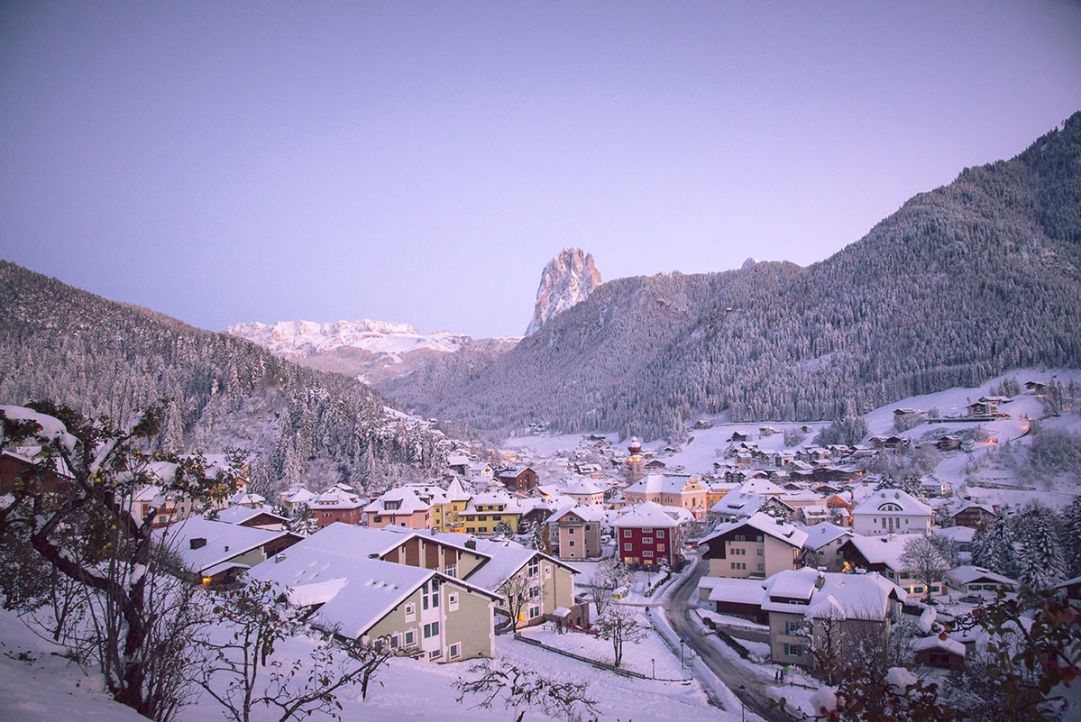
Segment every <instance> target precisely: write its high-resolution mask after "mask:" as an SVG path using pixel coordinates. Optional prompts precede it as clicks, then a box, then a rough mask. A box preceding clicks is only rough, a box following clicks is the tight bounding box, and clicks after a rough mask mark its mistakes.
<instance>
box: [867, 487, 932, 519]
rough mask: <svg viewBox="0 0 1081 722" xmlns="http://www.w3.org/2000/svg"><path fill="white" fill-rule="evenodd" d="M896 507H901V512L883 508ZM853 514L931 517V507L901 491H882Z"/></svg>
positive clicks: (868, 498) (869, 498) (868, 499)
mask: <svg viewBox="0 0 1081 722" xmlns="http://www.w3.org/2000/svg"><path fill="white" fill-rule="evenodd" d="M889 505H894V506H898V507H900V510H899V511H896V510H887V509H884V508H883V507H886V506H889ZM852 513H853V514H877V515H879V516H881V515H883V514H887V515H888V514H907V515H914V516H931V507H930V506H928V505H927V504H924V503H923V502H922V501H920V500H919V499H917V498H916V497H914V496H912V495H911V494H909V493H907V492H904V491H901V490H900V489H882V490H880V491H876V492H875V493H873V494H870V495H868V496H866V497H864V499H863V500H862V501H860V503H859V505H858V506H856V508H855V509H853V510H852Z"/></svg>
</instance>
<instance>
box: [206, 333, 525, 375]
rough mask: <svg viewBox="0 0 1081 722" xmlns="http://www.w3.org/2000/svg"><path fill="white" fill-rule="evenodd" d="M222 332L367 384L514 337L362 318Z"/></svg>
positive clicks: (506, 344)
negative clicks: (476, 336)
mask: <svg viewBox="0 0 1081 722" xmlns="http://www.w3.org/2000/svg"><path fill="white" fill-rule="evenodd" d="M225 333H228V334H231V335H233V336H237V337H239V338H243V339H247V340H248V341H252V342H253V343H257V344H259V345H260V346H262V347H263V348H266V349H267V350H268V351H270V352H271V353H273V354H275V355H277V356H282V357H284V358H288V359H290V360H293V361H296V362H297V363H299V364H301V365H303V366H308V367H309V368H314V369H318V370H320V371H331V372H334V373H340V374H345V375H346V376H353V377H355V378H359V379H360V380H361V381H363V382H365V383H368V384H373V385H375V384H379V383H380V382H384V381H387V380H389V379H393V378H395V377H397V376H402V375H404V374H409V373H412V372H413V371H414V370H416V369H417V368H418V367H420V366H422V365H425V364H428V363H432V362H434V361H435V360H436V359H437V358H438V357H439V356H442V355H444V354H449V353H454V352H455V351H458V350H460V349H463V348H466V347H472V348H483V349H486V352H488V353H491V354H499V353H502V352H504V351H508V350H510V349H511V348H513V347H514V345H515V344H516V343H518V339H517V338H499V339H480V340H476V339H473V338H471V337H470V336H466V335H463V334H454V333H449V332H446V331H437V332H435V333H430V334H423V333H421V332H420V331H418V330H417V329H416V328H414V327H413V326H410V325H408V324H404V323H390V322H387V321H371V320H367V319H365V320H362V321H335V322H332V323H319V322H316V321H278V322H276V323H270V324H268V323H258V322H255V323H237V324H233V325H232V326H229V327H228V328H226V329H225Z"/></svg>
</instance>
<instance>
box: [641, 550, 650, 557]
mask: <svg viewBox="0 0 1081 722" xmlns="http://www.w3.org/2000/svg"><path fill="white" fill-rule="evenodd" d="M642 556H643V557H645V558H646V559H652V558H653V552H651V551H649V550H646V551H644V552H642Z"/></svg>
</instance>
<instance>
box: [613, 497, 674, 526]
mask: <svg viewBox="0 0 1081 722" xmlns="http://www.w3.org/2000/svg"><path fill="white" fill-rule="evenodd" d="M666 509H667V507H663V506H661V505H660V504H658V503H656V502H654V501H647V502H643V503H641V504H635V505H634V506H630V507H627V508H626V509H623V510H621V512H620V514H619V516H618V517H616V519H615V521H613V522H612V526H614V527H616V528H617V529H643V528H658V529H672V528H674V527H677V526H679V522H678V521H676V520H675V519H673V518H672V516H671V515H670V514H669V513H668V512H667V511H665V510H666Z"/></svg>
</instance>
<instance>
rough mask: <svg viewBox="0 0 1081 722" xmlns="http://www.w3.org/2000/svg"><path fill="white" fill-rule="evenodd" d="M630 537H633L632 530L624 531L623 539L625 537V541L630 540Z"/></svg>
mask: <svg viewBox="0 0 1081 722" xmlns="http://www.w3.org/2000/svg"><path fill="white" fill-rule="evenodd" d="M630 536H631V530H630V529H624V530H623V537H624V538H625V539H629V538H630Z"/></svg>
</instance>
